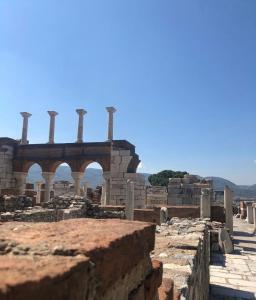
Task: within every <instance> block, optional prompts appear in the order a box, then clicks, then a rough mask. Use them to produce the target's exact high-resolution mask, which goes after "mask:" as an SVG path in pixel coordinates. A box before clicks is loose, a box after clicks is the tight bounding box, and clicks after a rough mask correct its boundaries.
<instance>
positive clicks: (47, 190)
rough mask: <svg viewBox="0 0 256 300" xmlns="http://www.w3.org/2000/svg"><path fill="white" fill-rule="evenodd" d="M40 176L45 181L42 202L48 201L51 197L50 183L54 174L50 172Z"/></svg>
mask: <svg viewBox="0 0 256 300" xmlns="http://www.w3.org/2000/svg"><path fill="white" fill-rule="evenodd" d="M42 176H43V178H44V180H45V195H44V202H48V201H50V196H51V183H52V179H53V177H54V173H52V172H42Z"/></svg>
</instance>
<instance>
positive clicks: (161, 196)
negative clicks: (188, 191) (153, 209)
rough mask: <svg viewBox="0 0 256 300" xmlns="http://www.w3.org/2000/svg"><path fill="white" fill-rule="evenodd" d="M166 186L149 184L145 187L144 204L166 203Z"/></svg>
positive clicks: (164, 204) (163, 204)
mask: <svg viewBox="0 0 256 300" xmlns="http://www.w3.org/2000/svg"><path fill="white" fill-rule="evenodd" d="M167 196H168V193H167V188H166V187H165V186H149V187H147V189H146V205H162V206H166V205H167Z"/></svg>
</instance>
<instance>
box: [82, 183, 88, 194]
mask: <svg viewBox="0 0 256 300" xmlns="http://www.w3.org/2000/svg"><path fill="white" fill-rule="evenodd" d="M87 189H88V182H84V183H83V193H84V196H85V197H87Z"/></svg>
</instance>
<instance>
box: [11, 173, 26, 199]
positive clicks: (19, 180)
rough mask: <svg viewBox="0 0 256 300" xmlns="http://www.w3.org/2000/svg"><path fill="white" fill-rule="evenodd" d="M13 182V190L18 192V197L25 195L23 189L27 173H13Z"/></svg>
mask: <svg viewBox="0 0 256 300" xmlns="http://www.w3.org/2000/svg"><path fill="white" fill-rule="evenodd" d="M13 174H14V177H15V180H16V186H15V188H16V189H17V190H18V192H19V195H24V194H25V187H26V177H27V175H28V173H25V172H13Z"/></svg>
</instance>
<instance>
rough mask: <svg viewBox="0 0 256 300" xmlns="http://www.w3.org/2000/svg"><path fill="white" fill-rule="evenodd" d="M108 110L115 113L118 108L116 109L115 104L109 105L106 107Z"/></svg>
mask: <svg viewBox="0 0 256 300" xmlns="http://www.w3.org/2000/svg"><path fill="white" fill-rule="evenodd" d="M106 110H107V112H109V113H114V112H116V109H115V108H114V107H113V106H108V107H106Z"/></svg>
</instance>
